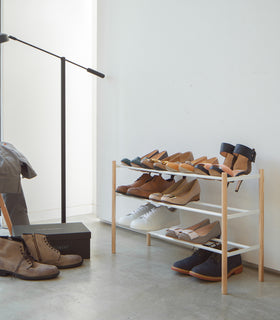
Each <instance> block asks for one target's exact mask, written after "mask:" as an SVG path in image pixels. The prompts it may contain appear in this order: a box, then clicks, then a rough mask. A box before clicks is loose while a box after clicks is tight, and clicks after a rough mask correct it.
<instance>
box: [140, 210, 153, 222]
mask: <svg viewBox="0 0 280 320" xmlns="http://www.w3.org/2000/svg"><path fill="white" fill-rule="evenodd" d="M155 211H156V208H153V209H151V210H150V211H148V212H146V213H144V214H143V215H142V216H140V217H139V218H140V219H147V220H148V219H149V218H150V217H151V215H152V213H154V212H155Z"/></svg>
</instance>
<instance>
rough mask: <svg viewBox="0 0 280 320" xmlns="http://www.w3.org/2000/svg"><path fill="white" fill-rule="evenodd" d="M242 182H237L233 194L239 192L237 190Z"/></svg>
mask: <svg viewBox="0 0 280 320" xmlns="http://www.w3.org/2000/svg"><path fill="white" fill-rule="evenodd" d="M242 181H243V180H239V181H238V182H237V185H236V188H235V192H238V191H239V188H240V186H241V183H242Z"/></svg>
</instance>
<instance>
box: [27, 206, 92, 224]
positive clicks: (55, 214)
mask: <svg viewBox="0 0 280 320" xmlns="http://www.w3.org/2000/svg"><path fill="white" fill-rule="evenodd" d="M95 207H96V206H95V205H94V204H91V205H82V206H75V207H68V208H66V219H67V217H73V216H79V215H84V214H89V213H95ZM28 217H29V220H30V222H31V223H34V222H36V221H44V220H50V219H58V220H60V219H61V211H60V209H52V210H42V211H36V212H35V211H34V212H32V211H30V212H29V213H28Z"/></svg>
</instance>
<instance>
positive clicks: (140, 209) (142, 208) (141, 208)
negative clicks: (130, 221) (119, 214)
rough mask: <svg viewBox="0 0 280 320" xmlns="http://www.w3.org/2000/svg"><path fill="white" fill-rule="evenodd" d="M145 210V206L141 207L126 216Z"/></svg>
mask: <svg viewBox="0 0 280 320" xmlns="http://www.w3.org/2000/svg"><path fill="white" fill-rule="evenodd" d="M145 208H146V205H144V204H143V205H141V206H140V207H139V208H137V209H135V210H133V211H132V212H131V213H129V214H128V216H133V215H134V214H135V213H138V212H139V211H140V212H141V211H143V210H144V209H145Z"/></svg>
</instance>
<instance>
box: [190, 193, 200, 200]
mask: <svg viewBox="0 0 280 320" xmlns="http://www.w3.org/2000/svg"><path fill="white" fill-rule="evenodd" d="M199 200H200V195H199V194H198V195H197V196H194V197H193V198H192V199H191V201H199Z"/></svg>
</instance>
